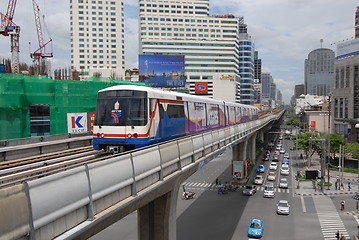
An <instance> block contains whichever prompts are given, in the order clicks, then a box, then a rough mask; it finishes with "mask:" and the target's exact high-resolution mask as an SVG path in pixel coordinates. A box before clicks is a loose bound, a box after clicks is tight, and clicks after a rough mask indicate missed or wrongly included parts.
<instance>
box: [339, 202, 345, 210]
mask: <svg viewBox="0 0 359 240" xmlns="http://www.w3.org/2000/svg"><path fill="white" fill-rule="evenodd" d="M344 207H345V200H344V199H342V200H341V201H340V210H342V211H343V210H344Z"/></svg>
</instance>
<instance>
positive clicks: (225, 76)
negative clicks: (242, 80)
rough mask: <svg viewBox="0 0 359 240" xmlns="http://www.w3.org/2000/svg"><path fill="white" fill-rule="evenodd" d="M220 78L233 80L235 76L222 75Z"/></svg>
mask: <svg viewBox="0 0 359 240" xmlns="http://www.w3.org/2000/svg"><path fill="white" fill-rule="evenodd" d="M219 79H220V80H229V81H232V82H233V81H234V79H235V76H233V75H222V76H221V77H220V78H219Z"/></svg>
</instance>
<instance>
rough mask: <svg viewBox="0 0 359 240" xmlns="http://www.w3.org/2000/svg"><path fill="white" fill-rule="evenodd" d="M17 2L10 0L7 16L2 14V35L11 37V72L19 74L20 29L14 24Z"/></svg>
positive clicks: (0, 29) (0, 26) (0, 32)
mask: <svg viewBox="0 0 359 240" xmlns="http://www.w3.org/2000/svg"><path fill="white" fill-rule="evenodd" d="M16 3H17V0H9V3H8V6H7V11H6V14H3V13H0V17H1V22H0V24H1V25H0V34H1V35H3V36H10V39H11V71H12V73H19V72H20V69H19V65H20V61H19V55H20V54H19V53H20V47H19V44H20V27H19V26H16V24H15V23H14V22H13V18H14V12H15V7H16Z"/></svg>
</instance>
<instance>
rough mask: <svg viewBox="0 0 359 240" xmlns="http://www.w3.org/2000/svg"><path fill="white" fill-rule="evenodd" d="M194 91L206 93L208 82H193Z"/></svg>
mask: <svg viewBox="0 0 359 240" xmlns="http://www.w3.org/2000/svg"><path fill="white" fill-rule="evenodd" d="M194 92H195V94H208V82H195V83H194Z"/></svg>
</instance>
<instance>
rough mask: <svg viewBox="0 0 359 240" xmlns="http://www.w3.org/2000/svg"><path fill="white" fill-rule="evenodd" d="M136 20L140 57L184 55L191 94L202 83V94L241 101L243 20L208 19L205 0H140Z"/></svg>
mask: <svg viewBox="0 0 359 240" xmlns="http://www.w3.org/2000/svg"><path fill="white" fill-rule="evenodd" d="M139 16H140V18H139V25H140V27H139V28H140V47H139V49H140V54H146V55H184V56H185V74H186V78H187V82H188V83H189V89H190V93H191V94H198V92H197V93H196V86H197V84H201V86H207V87H208V91H207V92H206V94H204V92H203V91H201V93H200V94H202V95H205V96H208V97H211V98H216V99H222V100H228V101H233V102H234V101H236V102H239V101H240V95H239V94H240V86H241V84H242V83H241V82H240V77H242V76H241V75H240V72H239V71H240V70H239V69H240V51H241V50H242V49H240V45H242V44H241V43H242V42H243V41H242V40H241V39H240V37H239V33H240V26H241V25H243V18H238V17H235V16H234V15H231V14H229V15H214V16H209V0H183V1H178V0H176V1H175V0H139ZM248 48H251V46H249V47H243V50H245V51H248ZM250 51H252V48H251V49H250ZM248 54H249V53H248ZM244 55H247V53H246V54H244ZM250 57H251V56H248V57H247V58H248V59H250ZM252 68H253V67H252ZM252 71H253V69H251V73H252ZM252 81H253V80H252ZM202 83H203V84H202Z"/></svg>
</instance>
